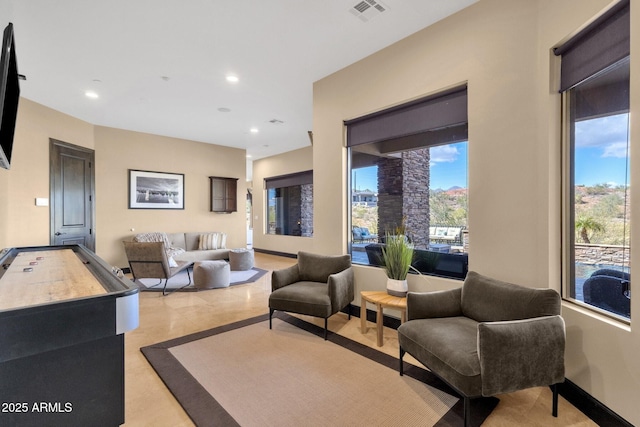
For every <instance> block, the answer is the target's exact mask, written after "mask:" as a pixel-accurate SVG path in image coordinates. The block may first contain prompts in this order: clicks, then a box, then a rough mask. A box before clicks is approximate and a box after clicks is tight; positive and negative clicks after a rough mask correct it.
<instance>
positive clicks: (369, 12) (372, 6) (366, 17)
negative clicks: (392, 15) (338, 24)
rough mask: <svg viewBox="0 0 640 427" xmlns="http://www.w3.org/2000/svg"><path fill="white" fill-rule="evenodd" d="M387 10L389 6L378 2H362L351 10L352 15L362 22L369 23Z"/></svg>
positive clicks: (371, 0) (372, 0)
mask: <svg viewBox="0 0 640 427" xmlns="http://www.w3.org/2000/svg"><path fill="white" fill-rule="evenodd" d="M385 10H387V6H385V5H383V4H382V3H381V2H379V1H376V0H362V1H361V2H360V3H358V4H356V5H355V6H353V7H352V8H351V9H349V12H351V14H352V15H354V16H357V17H358V18H360V20H361V21H362V22H369V21H370V20H372V19H373V18H375V17H376V16H378V15H380V14H381V13H382V12H384V11H385Z"/></svg>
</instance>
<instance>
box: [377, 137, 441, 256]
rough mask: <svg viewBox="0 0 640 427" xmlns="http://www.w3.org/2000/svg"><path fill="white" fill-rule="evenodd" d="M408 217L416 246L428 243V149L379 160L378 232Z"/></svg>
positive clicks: (381, 232)
mask: <svg viewBox="0 0 640 427" xmlns="http://www.w3.org/2000/svg"><path fill="white" fill-rule="evenodd" d="M403 218H404V219H405V220H406V223H405V225H406V227H407V233H408V235H409V236H410V237H411V239H412V241H413V243H414V245H415V247H416V248H423V249H424V248H426V247H427V245H428V244H429V149H428V148H423V149H420V150H414V151H405V152H403V153H401V155H400V157H399V158H395V157H385V158H380V160H379V161H378V234H379V235H380V236H384V233H385V231H389V232H393V230H394V229H395V228H396V227H397V226H400V225H401V224H402V220H403Z"/></svg>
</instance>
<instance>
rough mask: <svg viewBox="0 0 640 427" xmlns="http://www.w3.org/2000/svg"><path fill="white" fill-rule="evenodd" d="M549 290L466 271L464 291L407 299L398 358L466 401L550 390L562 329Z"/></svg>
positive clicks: (560, 369)
mask: <svg viewBox="0 0 640 427" xmlns="http://www.w3.org/2000/svg"><path fill="white" fill-rule="evenodd" d="M560 302H561V301H560V296H559V295H558V293H557V292H556V291H554V290H553V289H534V288H527V287H523V286H518V285H513V284H510V283H506V282H501V281H499V280H495V279H491V278H488V277H485V276H482V275H480V274H478V273H476V272H473V271H470V272H469V273H468V274H467V277H466V279H465V281H464V283H463V285H462V288H457V289H454V290H447V291H439V292H429V293H412V292H410V293H409V294H408V295H407V321H406V322H405V323H404V324H402V325H400V327H399V328H398V340H399V344H400V375H402V374H403V362H402V358H403V356H404V354H405V352H407V353H409V354H411V355H412V356H413V357H415V358H416V359H417V360H418V361H419V362H420V363H422V364H423V365H425V366H427V367H428V368H429V369H430V370H431V371H432V372H433V373H434V374H436V375H437V376H438V377H440V378H441V379H442V380H443V381H445V382H446V383H447V384H449V385H450V386H451V387H452V388H454V389H455V390H457V391H458V392H459V393H460V394H461V395H462V396H463V398H464V418H465V426H467V425H469V424H468V423H469V422H470V418H471V417H470V399H472V398H475V397H481V396H494V395H497V394H502V393H509V392H513V391H516V390H521V389H525V388H529V387H539V386H551V389H552V392H553V398H552V399H553V401H552V405H553V409H552V414H553V416H557V411H558V409H557V408H558V406H557V405H558V390H557V384H559V383H561V382H563V381H564V349H565V325H564V321H563V319H562V317H560Z"/></svg>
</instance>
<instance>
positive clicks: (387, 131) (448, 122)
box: [344, 84, 467, 147]
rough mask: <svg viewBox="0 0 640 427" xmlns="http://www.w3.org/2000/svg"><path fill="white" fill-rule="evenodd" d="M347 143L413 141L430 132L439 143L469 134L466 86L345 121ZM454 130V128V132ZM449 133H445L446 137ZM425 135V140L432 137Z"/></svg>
mask: <svg viewBox="0 0 640 427" xmlns="http://www.w3.org/2000/svg"><path fill="white" fill-rule="evenodd" d="M344 124H345V125H346V126H347V146H349V147H354V146H357V145H362V144H370V143H378V142H384V141H390V140H399V139H403V140H405V141H407V140H411V139H412V138H411V137H412V136H415V135H426V134H427V133H428V132H429V133H431V134H433V135H436V134H439V135H440V136H439V137H438V138H436V139H435V140H434V139H433V138H431V139H432V142H431V143H426V144H425V143H424V142H423V145H427V146H428V145H438V144H440V143H444V142H450V140H451V138H452V136H451V134H452V133H455V137H454V139H457V140H465V139H466V137H467V86H466V84H465V85H464V86H458V87H455V88H453V89H450V90H447V91H445V92H441V93H438V94H436V95H432V96H428V97H425V98H421V99H418V100H415V101H412V102H409V103H406V104H402V105H398V106H395V107H392V108H388V109H385V110H382V111H378V112H375V113H371V114H368V115H365V116H362V117H358V118H356V119H352V120H346V121H345V122H344ZM451 129H455V132H452V131H451ZM463 134H464V135H463ZM445 135H446V136H445ZM429 139H430V138H426V139H425V140H424V141H427V140H429Z"/></svg>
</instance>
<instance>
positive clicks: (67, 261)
mask: <svg viewBox="0 0 640 427" xmlns="http://www.w3.org/2000/svg"><path fill="white" fill-rule="evenodd" d="M25 269H31V271H25ZM106 293H107V291H106V290H105V289H104V287H103V286H102V285H101V284H100V282H98V280H97V279H96V278H95V277H94V276H93V274H91V272H90V271H89V270H88V269H87V268H86V266H85V265H84V264H83V263H82V261H81V260H80V258H78V257H77V256H76V254H75V253H74V252H73V250H71V249H60V250H50V251H46V250H45V251H26V252H20V253H19V254H18V255H17V256H16V258H15V259H14V260H13V262H12V263H11V265H10V266H9V268H8V269H7V271H5V273H4V275H3V276H2V277H1V278H0V310H10V309H15V308H22V307H28V306H31V305H37V304H46V303H50V302H56V301H64V300H70V299H74V298H81V297H88V296H95V295H101V294H106Z"/></svg>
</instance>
